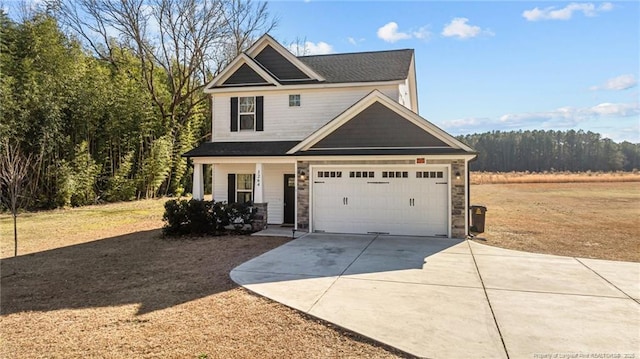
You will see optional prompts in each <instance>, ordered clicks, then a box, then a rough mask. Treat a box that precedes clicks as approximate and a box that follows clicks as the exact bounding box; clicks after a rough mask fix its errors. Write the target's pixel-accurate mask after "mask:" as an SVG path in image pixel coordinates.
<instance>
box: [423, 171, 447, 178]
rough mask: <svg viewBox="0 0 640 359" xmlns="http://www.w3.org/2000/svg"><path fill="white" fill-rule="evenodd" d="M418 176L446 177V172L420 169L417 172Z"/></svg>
mask: <svg viewBox="0 0 640 359" xmlns="http://www.w3.org/2000/svg"><path fill="white" fill-rule="evenodd" d="M416 178H444V172H442V171H418V172H416Z"/></svg>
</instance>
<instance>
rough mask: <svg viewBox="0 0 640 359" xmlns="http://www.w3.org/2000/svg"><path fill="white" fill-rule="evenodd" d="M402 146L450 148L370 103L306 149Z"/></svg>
mask: <svg viewBox="0 0 640 359" xmlns="http://www.w3.org/2000/svg"><path fill="white" fill-rule="evenodd" d="M406 147H451V146H450V145H449V144H447V143H445V142H444V141H442V140H441V139H439V138H437V137H435V136H434V135H432V134H431V133H429V132H426V131H424V130H423V129H422V128H420V127H419V126H417V125H415V124H414V123H412V122H410V121H407V120H406V119H405V118H404V117H402V116H401V115H400V114H398V113H397V112H394V111H393V110H391V109H390V108H388V107H386V106H385V105H383V104H381V103H380V102H374V103H373V104H371V105H370V106H369V107H367V108H365V109H364V110H363V111H362V112H360V113H358V114H357V115H355V116H354V117H352V118H351V119H350V120H349V121H348V122H346V123H344V124H343V125H342V126H340V127H338V128H337V129H336V130H334V131H333V132H331V133H330V134H329V135H327V136H326V137H324V138H323V139H322V140H320V141H318V142H317V143H316V144H315V145H313V146H311V147H310V150H314V149H335V148H406Z"/></svg>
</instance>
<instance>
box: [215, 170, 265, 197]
mask: <svg viewBox="0 0 640 359" xmlns="http://www.w3.org/2000/svg"><path fill="white" fill-rule="evenodd" d="M255 170H256V165H254V164H216V165H215V166H214V169H213V199H214V200H215V201H220V202H221V201H229V198H228V197H227V190H228V187H227V175H228V174H229V173H243V174H247V173H254V172H255Z"/></svg>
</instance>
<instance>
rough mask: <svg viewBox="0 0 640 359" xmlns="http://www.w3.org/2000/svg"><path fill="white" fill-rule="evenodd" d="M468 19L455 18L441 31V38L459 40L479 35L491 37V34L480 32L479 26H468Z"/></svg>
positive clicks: (487, 31) (489, 32)
mask: <svg viewBox="0 0 640 359" xmlns="http://www.w3.org/2000/svg"><path fill="white" fill-rule="evenodd" d="M468 21H469V19H467V18H465V17H456V18H454V19H453V20H451V22H450V23H448V24H447V25H445V26H444V28H443V29H442V36H445V37H457V38H459V39H468V38H472V37H476V36H478V35H481V34H485V35H489V36H492V35H493V32H491V31H489V30H482V28H480V26H475V25H469V24H468V23H467V22H468Z"/></svg>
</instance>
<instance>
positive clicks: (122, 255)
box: [0, 201, 406, 358]
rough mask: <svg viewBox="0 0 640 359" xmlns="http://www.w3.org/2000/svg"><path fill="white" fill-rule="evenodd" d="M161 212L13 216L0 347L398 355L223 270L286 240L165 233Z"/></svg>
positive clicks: (1, 222) (135, 207) (147, 206)
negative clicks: (16, 233)
mask: <svg viewBox="0 0 640 359" xmlns="http://www.w3.org/2000/svg"><path fill="white" fill-rule="evenodd" d="M161 214H162V201H142V202H137V203H124V204H111V205H106V206H92V207H85V208H79V209H73V210H66V211H52V212H42V213H35V214H28V215H23V216H22V217H21V218H19V221H20V223H21V231H20V234H21V235H22V238H23V239H22V242H21V243H20V253H30V254H27V255H24V254H22V255H20V256H19V257H18V258H16V259H14V258H5V259H3V260H2V261H1V262H0V269H1V274H2V282H1V292H0V313H1V316H0V357H1V358H80V357H95V358H254V357H260V358H293V357H295V358H342V357H351V358H360V357H375V358H396V357H406V355H404V354H403V353H401V352H398V351H396V350H394V349H392V348H387V347H384V346H382V345H379V344H376V343H373V342H372V341H370V340H368V339H366V338H363V337H361V336H359V335H356V334H353V333H351V332H348V331H345V330H342V329H340V328H336V327H333V326H331V325H330V324H328V323H325V322H322V321H319V320H316V319H314V318H311V317H308V316H306V315H303V314H301V313H299V312H297V311H295V310H292V309H289V308H287V307H285V306H283V305H280V304H278V303H274V302H272V301H270V300H268V299H264V298H262V297H259V296H256V295H253V294H251V293H250V292H248V291H246V290H244V289H242V288H238V286H237V285H235V283H233V282H232V281H231V280H230V279H229V275H228V273H229V271H230V270H231V269H232V268H234V267H235V266H237V265H239V264H241V263H243V262H245V261H246V260H248V259H250V258H252V257H255V256H258V255H260V254H261V253H264V252H266V251H268V250H270V249H272V248H274V247H277V246H279V245H281V244H283V243H285V242H287V241H288V240H289V239H288V238H267V237H248V236H240V237H234V236H228V237H214V238H197V239H184V240H167V239H161V234H160V230H159V229H158V228H159V227H160V226H161V222H160V220H159V218H160V216H161ZM10 223H11V222H10V218H9V217H8V216H2V217H0V226H1V227H0V234H1V235H2V237H1V240H2V253H3V256H4V257H7V256H9V255H12V238H11V236H10V235H9V234H10V233H11V225H10ZM14 269H15V270H16V274H15V275H12V272H13V270H14Z"/></svg>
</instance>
